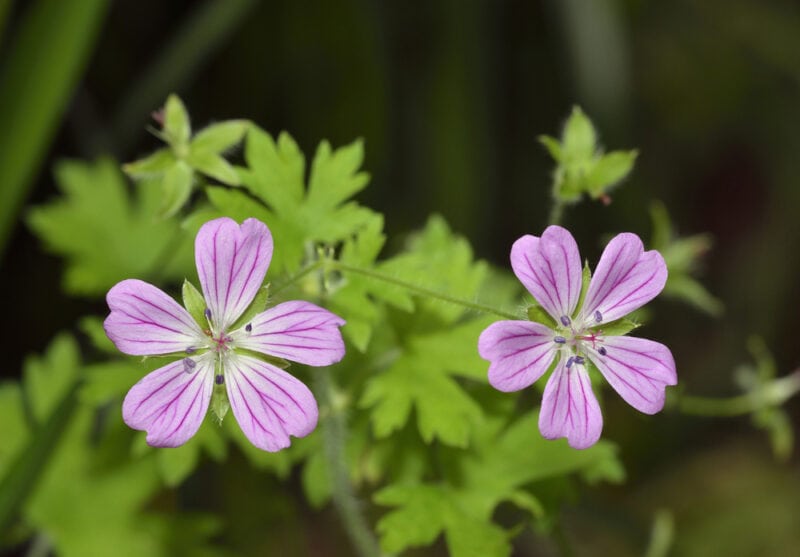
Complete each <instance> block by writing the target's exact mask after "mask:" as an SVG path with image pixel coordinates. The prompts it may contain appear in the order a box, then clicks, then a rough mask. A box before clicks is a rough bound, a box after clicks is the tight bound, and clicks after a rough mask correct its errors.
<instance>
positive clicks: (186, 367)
mask: <svg viewBox="0 0 800 557" xmlns="http://www.w3.org/2000/svg"><path fill="white" fill-rule="evenodd" d="M196 365H197V362H195V361H194V360H193V359H191V358H184V359H183V371H185V372H186V373H192V372H193V371H194V368H195V366H196Z"/></svg>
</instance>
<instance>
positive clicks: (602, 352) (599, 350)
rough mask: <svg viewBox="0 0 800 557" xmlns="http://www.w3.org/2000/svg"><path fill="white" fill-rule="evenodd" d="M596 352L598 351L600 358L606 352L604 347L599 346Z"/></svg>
mask: <svg viewBox="0 0 800 557" xmlns="http://www.w3.org/2000/svg"><path fill="white" fill-rule="evenodd" d="M597 351H598V352H600V355H601V356H605V355H606V353H607V352H606V347H605V346H601V347H600V348H598V349H597Z"/></svg>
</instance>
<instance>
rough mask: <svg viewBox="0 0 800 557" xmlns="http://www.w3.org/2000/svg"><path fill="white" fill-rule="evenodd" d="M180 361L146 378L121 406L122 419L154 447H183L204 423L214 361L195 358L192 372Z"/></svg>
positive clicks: (132, 390)
mask: <svg viewBox="0 0 800 557" xmlns="http://www.w3.org/2000/svg"><path fill="white" fill-rule="evenodd" d="M188 359H189V358H184V359H183V360H178V361H177V362H172V363H171V364H167V365H166V366H164V367H161V368H158V369H157V370H155V371H153V372H151V373H149V374H147V375H145V376H144V378H142V380H141V381H139V382H138V383H136V385H134V386H133V387H132V388H131V390H130V391H128V394H127V395H126V396H125V401H124V402H123V403H122V419H123V420H125V423H126V424H128V425H129V426H130V427H132V428H133V429H141V430H144V431H146V432H147V443H148V444H149V445H152V446H154V447H177V446H179V445H183V444H184V443H186V441H188V440H189V439H190V438H191V437H192V436H193V435H194V434H195V433H197V430H198V428H199V427H200V424H202V423H203V418H205V415H206V411H207V410H208V403H209V401H210V400H211V391H212V389H213V387H214V359H213V358H211V357H200V358H195V359H193V360H192V361H194V362H195V366H194V367H193V368H189V367H188V366H187V364H186V363H185V360H188Z"/></svg>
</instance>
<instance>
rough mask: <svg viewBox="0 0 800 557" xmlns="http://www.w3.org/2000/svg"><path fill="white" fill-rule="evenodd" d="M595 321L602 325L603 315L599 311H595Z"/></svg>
mask: <svg viewBox="0 0 800 557" xmlns="http://www.w3.org/2000/svg"><path fill="white" fill-rule="evenodd" d="M594 320H595V321H597V322H598V323H600V322H601V321H602V320H603V314H602V313H600V311H599V310H595V312H594Z"/></svg>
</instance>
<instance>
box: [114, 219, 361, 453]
mask: <svg viewBox="0 0 800 557" xmlns="http://www.w3.org/2000/svg"><path fill="white" fill-rule="evenodd" d="M271 258H272V235H271V234H270V231H269V229H268V228H267V226H266V225H265V224H264V223H262V222H260V221H258V220H256V219H247V220H245V221H244V222H243V223H242V224H241V226H240V225H239V224H237V223H236V222H235V221H233V220H231V219H229V218H220V219H216V220H212V221H210V222H207V223H205V224H204V225H203V226H202V227H201V228H200V231H199V232H198V233H197V237H196V239H195V261H196V263H197V272H198V275H199V277H200V285H201V287H202V292H203V297H204V299H205V305H206V308H205V311H204V315H203V316H202V317H203V318H204V322H202V321H201V322H198V320H197V319H195V318H193V317H192V315H191V314H190V313H189V311H187V309H185V308H184V307H183V306H181V305H180V304H178V303H177V302H176V301H175V300H173V299H172V298H171V297H169V296H168V295H167V294H165V293H164V292H162V291H161V290H159V289H158V288H156V287H155V286H153V285H152V284H148V283H146V282H143V281H140V280H135V279H130V280H123V281H122V282H120V283H118V284H116V285H115V286H114V287H113V288H112V289H111V290H110V291H109V292H108V295H107V297H106V300H107V301H108V307H109V308H110V310H111V314H110V315H109V316H108V318H106V320H105V324H104V327H105V330H106V334H107V335H108V337H109V338H110V339H111V340H112V341H113V342H114V344H115V345H116V346H117V348H118V349H119V350H120V351H122V352H124V353H125V354H131V355H136V356H155V355H173V354H174V355H176V356H180V359H178V360H175V361H174V362H172V363H169V364H167V365H165V366H163V367H161V368H159V369H157V370H155V371H153V372H151V373H150V374H148V375H146V376H145V377H144V378H143V379H142V380H141V381H139V382H138V383H137V384H136V385H134V386H133V387H132V388H131V390H130V391H128V394H127V396H126V397H125V401H124V402H123V405H122V417H123V419H124V420H125V423H126V424H128V425H129V426H130V427H132V428H134V429H140V430H144V431H146V432H147V443H148V444H150V445H153V446H156V447H177V446H179V445H182V444H183V443H185V442H186V441H187V440H189V438H191V437H192V436H193V435H194V434H195V433H196V432H197V430H198V428H199V427H200V424H201V423H202V422H203V419H204V418H205V415H206V413H207V411H208V407H209V402H210V400H211V396H212V393H213V391H214V389H215V385H216V386H217V388H218V389H222V387H221V386H222V385H223V384H224V385H225V393H227V397H228V401H229V403H230V408H231V409H232V410H233V414H234V416H235V417H236V420H237V421H238V422H239V426H240V427H241V428H242V431H243V432H244V434H245V435H246V436H247V438H248V439H250V441H251V442H252V443H253V444H254V445H255V446H256V447H258V448H260V449H263V450H266V451H278V450H280V449H283V448H285V447H288V446H289V443H290V439H289V436H290V435H293V436H295V437H303V436H305V435H308V434H309V433H311V431H312V430H313V429H314V427H315V426H316V424H317V417H318V410H317V403H316V401H315V400H314V396H313V395H312V394H311V391H310V390H309V389H308V387H306V386H305V385H304V384H303V383H302V382H300V381H299V380H298V379H296V378H295V377H293V376H292V375H290V374H289V373H287V372H286V371H284V370H282V369H281V368H280V367H278V366H277V365H275V363H273V362H271V361H269V357H270V356H271V357H273V361H274V358H285V359H287V360H292V361H295V362H299V363H301V364H305V365H309V366H327V365H330V364H333V363H335V362H338V361H339V360H341V359H342V358H343V357H344V351H345V350H344V341H343V340H342V335H341V333H340V331H339V327H340V326H342V325H344V320H342V319H341V318H340V317H338V316H336V315H334V314H333V313H331V312H329V311H327V310H325V309H323V308H321V307H319V306H316V305H314V304H312V303H309V302H304V301H292V302H284V303H281V304H278V305H276V306H275V307H272V308H270V309H267V310H266V311H263V312H261V313H258V314H256V315H255V316H254V317H253V318H252V319H249V320H247V322H246V323H239V321H240V318H241V317H242V316H243V314H244V313H245V310H246V309H247V308H248V306H250V304H251V303H252V302H253V299H254V298H255V297H256V294H257V293H258V291H259V289H260V288H261V286H262V283H263V282H264V276H265V275H266V272H267V268H268V267H269V263H270V260H271ZM260 355H265V356H267V357H266V358H261V357H259V356H260ZM223 396H224V393H223Z"/></svg>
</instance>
